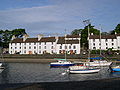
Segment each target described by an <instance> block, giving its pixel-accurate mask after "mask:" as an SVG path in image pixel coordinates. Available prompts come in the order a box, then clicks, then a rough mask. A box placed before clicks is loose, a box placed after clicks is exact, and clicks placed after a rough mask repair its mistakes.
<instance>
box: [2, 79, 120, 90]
mask: <svg viewBox="0 0 120 90" xmlns="http://www.w3.org/2000/svg"><path fill="white" fill-rule="evenodd" d="M0 88H1V89H5V90H13V89H14V90H83V89H85V90H120V78H110V79H100V80H86V81H65V82H39V83H17V84H0Z"/></svg>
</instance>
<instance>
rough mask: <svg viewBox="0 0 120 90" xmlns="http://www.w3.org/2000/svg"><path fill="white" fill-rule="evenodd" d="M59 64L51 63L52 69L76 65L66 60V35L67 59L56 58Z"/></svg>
mask: <svg viewBox="0 0 120 90" xmlns="http://www.w3.org/2000/svg"><path fill="white" fill-rule="evenodd" d="M55 59H56V60H57V62H52V63H50V67H68V66H73V65H74V63H72V62H70V61H67V58H66V35H65V59H59V58H55Z"/></svg>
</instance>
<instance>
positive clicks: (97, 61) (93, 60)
mask: <svg viewBox="0 0 120 90" xmlns="http://www.w3.org/2000/svg"><path fill="white" fill-rule="evenodd" d="M101 30H102V28H101ZM101 30H100V57H93V58H90V62H89V64H88V65H89V66H109V65H111V64H112V62H108V61H107V60H102V57H101V56H102V54H101V39H102V37H101ZM104 58H105V57H104Z"/></svg>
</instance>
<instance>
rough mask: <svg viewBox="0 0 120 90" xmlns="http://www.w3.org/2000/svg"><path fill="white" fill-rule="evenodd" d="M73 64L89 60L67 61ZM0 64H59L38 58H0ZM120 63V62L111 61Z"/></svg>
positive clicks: (52, 60)
mask: <svg viewBox="0 0 120 90" xmlns="http://www.w3.org/2000/svg"><path fill="white" fill-rule="evenodd" d="M67 60H68V61H71V62H86V61H87V59H67ZM0 62H5V63H51V62H57V60H55V59H38V58H4V59H1V58H0ZM111 62H116V63H120V61H111Z"/></svg>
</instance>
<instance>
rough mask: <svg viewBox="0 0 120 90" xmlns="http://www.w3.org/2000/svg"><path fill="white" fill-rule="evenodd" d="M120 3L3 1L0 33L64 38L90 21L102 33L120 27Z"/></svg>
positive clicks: (101, 0) (0, 1) (112, 0)
mask: <svg viewBox="0 0 120 90" xmlns="http://www.w3.org/2000/svg"><path fill="white" fill-rule="evenodd" d="M119 4H120V0H0V29H2V30H6V29H8V30H13V29H17V28H24V29H25V30H26V32H27V33H28V34H29V36H30V37H36V36H37V35H38V34H46V35H56V34H57V35H62V34H63V35H64V34H65V33H67V34H70V33H71V32H72V31H73V30H74V29H82V28H84V23H83V21H84V20H88V19H89V20H90V22H91V24H92V25H93V26H95V28H97V29H100V28H102V32H109V31H111V30H114V29H115V27H116V26H117V24H119V23H120V7H119Z"/></svg>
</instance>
